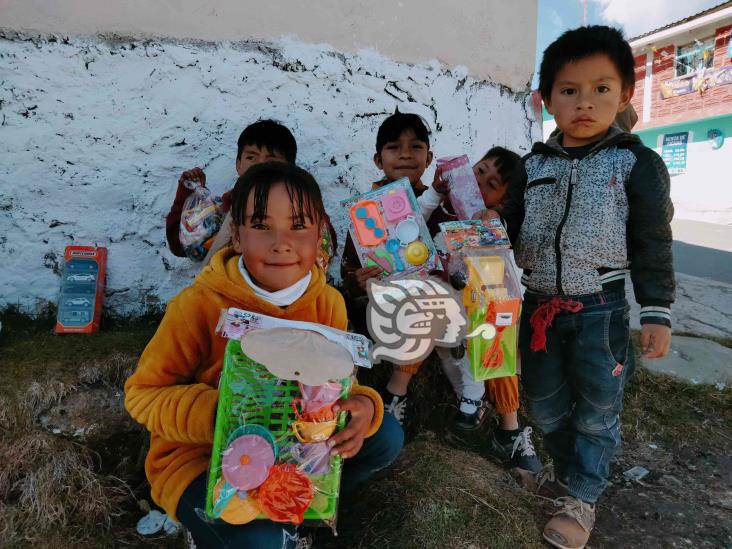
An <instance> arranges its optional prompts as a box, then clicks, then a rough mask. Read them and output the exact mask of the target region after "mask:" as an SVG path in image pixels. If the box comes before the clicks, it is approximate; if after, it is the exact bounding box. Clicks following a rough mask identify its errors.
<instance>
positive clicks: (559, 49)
mask: <svg viewBox="0 0 732 549" xmlns="http://www.w3.org/2000/svg"><path fill="white" fill-rule="evenodd" d="M598 53H604V54H605V55H607V56H608V57H609V58H610V60H611V61H612V62H613V63H614V64H615V66H616V67H617V69H618V73H619V74H620V78H621V80H622V82H623V86H627V87H631V88H632V87H634V86H635V59H634V58H633V50H632V49H631V47H630V44H628V42H627V41H626V40H625V38H623V33H622V32H620V31H619V30H618V29H616V28H613V27H606V26H604V25H590V26H587V27H579V28H577V29H572V30H569V31H567V32H565V33H564V34H562V35H561V36H560V37H559V38H557V39H556V40H555V41H554V42H552V43H551V44H549V46H548V47H547V49H545V50H544V56H543V57H542V60H541V67H540V68H539V93H541V98H542V99H543V100H544V101H548V100H549V99H550V98H551V95H552V87H553V86H554V79H555V78H556V76H557V73H558V72H559V71H560V70H561V69H562V67H564V66H565V65H566V64H567V63H571V62H573V61H579V60H580V59H584V58H586V57H590V56H591V55H596V54H598Z"/></svg>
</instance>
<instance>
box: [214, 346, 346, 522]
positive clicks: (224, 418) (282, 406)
mask: <svg viewBox="0 0 732 549" xmlns="http://www.w3.org/2000/svg"><path fill="white" fill-rule="evenodd" d="M340 382H341V385H342V387H343V391H342V392H341V398H346V397H347V396H348V394H349V392H350V389H351V379H350V378H347V379H342V380H340ZM300 396H301V394H300V387H299V386H298V384H297V382H296V381H286V380H281V379H278V378H277V377H275V376H274V375H272V374H271V373H270V372H269V371H268V370H267V368H265V367H264V365H262V364H260V363H258V362H255V361H254V360H252V359H251V358H249V357H248V356H246V355H245V354H244V352H243V351H242V348H241V344H240V342H239V341H238V340H233V339H232V340H230V341H229V343H228V344H227V345H226V352H225V354H224V367H223V371H222V373H221V380H220V382H219V404H218V409H217V411H216V428H215V430H214V441H213V450H212V453H211V465H210V467H209V472H208V490H207V494H206V515H207V516H208V517H209V518H211V519H215V518H216V517H215V515H214V513H213V506H214V501H213V493H214V487H215V486H216V483H217V482H218V481H219V480H220V479H221V461H222V453H223V451H224V450H225V449H226V447H227V445H228V440H229V437H230V436H231V433H232V432H233V431H235V430H236V429H238V428H240V427H242V426H243V425H248V424H255V425H261V426H263V427H266V428H267V429H269V431H270V432H271V433H272V435H274V438H275V440H276V442H277V446H278V448H279V457H278V459H277V463H295V464H296V463H297V462H296V461H295V460H294V459H293V458H292V455H291V454H290V451H289V448H290V447H291V446H292V445H294V444H296V443H297V442H298V441H297V439H296V438H295V435H294V434H293V433H292V429H291V428H290V425H291V423H292V422H293V421H295V420H296V418H295V413H294V411H293V410H292V406H291V402H292V399H293V398H295V397H300ZM337 423H338V430H341V429H342V428H343V427H344V426H345V423H346V413H345V412H341V413H340V414H338V421H337ZM341 469H342V460H341V458H340V456H332V457H331V458H330V471H329V472H328V473H326V474H325V475H320V476H310V479H311V481H312V482H313V485H314V488H315V492H316V494H319V495H318V499H319V505H318V507H319V509H318V510H316V509H313V508H312V507H311V508H309V509H307V510H306V511H305V520H306V521H313V520H322V521H326V522H328V521H331V520H332V519H334V518H335V516H336V513H337V510H338V493H339V490H340V481H341ZM323 498H325V499H326V500H327V504H326V505H323V504H322V503H323ZM313 501H314V502H315V501H316V500H313ZM257 518H258V519H267V517H266V516H265V515H264V514H262V515H260V516H259V517H257Z"/></svg>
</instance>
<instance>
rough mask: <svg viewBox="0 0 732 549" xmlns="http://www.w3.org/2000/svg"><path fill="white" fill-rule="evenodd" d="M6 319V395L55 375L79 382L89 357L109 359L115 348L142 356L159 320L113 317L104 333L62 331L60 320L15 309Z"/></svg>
mask: <svg viewBox="0 0 732 549" xmlns="http://www.w3.org/2000/svg"><path fill="white" fill-rule="evenodd" d="M0 320H1V321H2V324H3V329H2V332H0V353H2V357H3V360H2V361H1V362H0V375H2V377H3V379H5V380H12V381H11V382H9V383H2V384H0V396H3V395H5V396H8V395H10V394H12V393H17V390H18V388H24V387H26V386H28V385H30V384H31V383H32V382H34V381H42V380H44V379H49V378H52V379H53V380H55V381H58V382H62V383H69V384H74V383H75V382H76V381H77V380H78V374H79V369H80V366H81V365H82V364H83V363H84V362H89V361H94V360H104V359H107V358H109V357H110V356H113V355H114V354H115V353H117V354H118V355H124V356H134V357H136V356H139V354H140V353H141V352H142V350H143V349H144V348H145V345H146V344H147V342H148V341H149V340H150V338H151V337H152V336H153V334H154V333H155V330H156V329H157V325H158V324H159V318H156V317H146V318H141V319H137V320H134V321H130V322H121V321H117V322H113V321H108V322H107V323H106V324H105V328H104V329H103V330H102V331H101V332H99V333H98V334H66V335H56V334H55V333H54V332H53V326H54V322H55V320H54V319H49V318H42V319H40V320H38V321H33V320H30V319H28V318H27V317H24V316H23V315H20V314H18V313H17V312H16V311H13V310H10V311H5V312H4V313H3V315H2V318H0Z"/></svg>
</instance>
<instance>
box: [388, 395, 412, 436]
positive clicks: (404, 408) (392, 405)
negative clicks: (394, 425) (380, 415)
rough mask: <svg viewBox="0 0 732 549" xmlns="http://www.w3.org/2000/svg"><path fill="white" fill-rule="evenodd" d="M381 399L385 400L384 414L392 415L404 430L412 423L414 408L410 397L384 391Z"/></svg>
mask: <svg viewBox="0 0 732 549" xmlns="http://www.w3.org/2000/svg"><path fill="white" fill-rule="evenodd" d="M381 398H382V399H383V400H384V413H385V414H391V415H393V416H394V419H396V420H397V421H398V422H399V425H401V426H402V428H403V427H404V426H405V424H407V423H410V420H411V419H412V417H411V416H412V413H411V412H412V407H411V406H410V401H409V398H408V395H395V394H393V393H391V392H389V390H388V389H384V390H383V391H382V392H381Z"/></svg>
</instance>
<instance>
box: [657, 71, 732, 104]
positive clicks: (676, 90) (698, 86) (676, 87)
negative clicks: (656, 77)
mask: <svg viewBox="0 0 732 549" xmlns="http://www.w3.org/2000/svg"><path fill="white" fill-rule="evenodd" d="M726 84H732V66H730V65H728V66H726V67H722V68H721V69H719V70H716V71H710V70H707V71H702V72H700V73H699V74H698V75H696V76H694V77H691V78H689V77H687V78H674V79H673V80H666V81H665V82H661V84H660V88H661V96H662V97H663V99H669V98H670V97H678V96H680V95H686V94H687V93H693V92H699V93H703V92H705V91H706V90H708V89H709V88H715V87H717V86H724V85H726Z"/></svg>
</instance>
